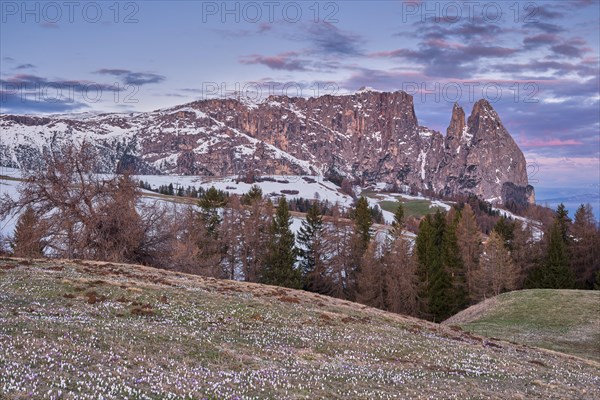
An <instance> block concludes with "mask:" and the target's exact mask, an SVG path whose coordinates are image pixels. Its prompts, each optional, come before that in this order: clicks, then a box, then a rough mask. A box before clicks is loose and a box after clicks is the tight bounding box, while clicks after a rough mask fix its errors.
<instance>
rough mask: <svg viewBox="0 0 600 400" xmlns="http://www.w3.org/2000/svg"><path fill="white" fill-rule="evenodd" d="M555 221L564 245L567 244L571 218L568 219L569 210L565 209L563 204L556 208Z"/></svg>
mask: <svg viewBox="0 0 600 400" xmlns="http://www.w3.org/2000/svg"><path fill="white" fill-rule="evenodd" d="M555 219H556V221H557V222H558V226H559V228H560V236H561V238H562V240H563V242H564V243H565V244H567V245H568V244H569V242H570V238H569V225H570V224H571V218H569V210H567V209H566V208H565V205H564V204H563V203H560V204H559V205H558V207H557V208H556V213H555Z"/></svg>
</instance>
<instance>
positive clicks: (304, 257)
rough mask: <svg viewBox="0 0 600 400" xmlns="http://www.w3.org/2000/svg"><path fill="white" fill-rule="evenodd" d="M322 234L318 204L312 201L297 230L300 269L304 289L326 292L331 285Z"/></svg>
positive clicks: (322, 227)
mask: <svg viewBox="0 0 600 400" xmlns="http://www.w3.org/2000/svg"><path fill="white" fill-rule="evenodd" d="M324 236H325V228H324V226H323V217H322V215H321V212H320V211H319V206H318V204H317V203H316V202H314V203H313V204H312V206H311V207H310V208H309V209H308V213H307V214H306V220H303V221H302V226H301V227H300V230H299V231H298V244H299V253H300V270H301V272H302V277H303V281H304V288H305V289H306V290H310V291H313V292H318V293H322V294H327V293H328V292H329V291H330V290H331V288H330V286H331V285H330V284H329V282H328V277H327V275H326V271H325V266H324V262H323V259H324V257H325V254H323V253H324V251H325V249H324Z"/></svg>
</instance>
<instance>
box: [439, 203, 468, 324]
mask: <svg viewBox="0 0 600 400" xmlns="http://www.w3.org/2000/svg"><path fill="white" fill-rule="evenodd" d="M459 219H460V213H458V212H457V211H456V210H455V209H451V210H450V211H449V212H448V214H447V221H446V224H445V227H444V237H443V240H442V259H443V267H444V269H445V272H446V273H447V274H448V275H449V278H450V285H451V288H450V290H449V292H448V294H447V300H448V303H449V304H448V306H449V310H448V312H449V313H450V314H455V313H457V312H458V311H460V310H462V309H464V308H465V307H466V306H467V277H466V273H465V266H464V263H463V261H462V258H461V255H460V247H459V246H458V238H457V235H456V230H457V226H458V221H459Z"/></svg>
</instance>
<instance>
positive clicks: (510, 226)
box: [494, 216, 515, 250]
mask: <svg viewBox="0 0 600 400" xmlns="http://www.w3.org/2000/svg"><path fill="white" fill-rule="evenodd" d="M494 231H495V232H496V233H497V234H498V235H500V237H501V238H502V240H503V241H504V246H505V247H506V248H507V249H509V250H512V241H513V239H514V237H515V224H514V222H512V221H510V220H509V219H508V218H506V217H504V216H502V217H500V219H499V220H498V222H496V225H494Z"/></svg>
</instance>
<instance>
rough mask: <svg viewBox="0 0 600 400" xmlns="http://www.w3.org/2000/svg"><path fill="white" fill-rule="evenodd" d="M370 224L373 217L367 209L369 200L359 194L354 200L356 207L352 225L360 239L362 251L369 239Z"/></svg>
mask: <svg viewBox="0 0 600 400" xmlns="http://www.w3.org/2000/svg"><path fill="white" fill-rule="evenodd" d="M372 225H373V219H372V216H371V211H370V209H369V202H368V201H367V199H366V198H365V197H364V196H361V197H360V199H358V201H357V202H356V209H355V210H354V226H355V232H356V234H357V235H358V236H359V238H360V240H361V244H362V246H363V249H362V251H363V252H364V251H365V250H366V249H367V246H368V244H369V241H370V240H371V226H372Z"/></svg>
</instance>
